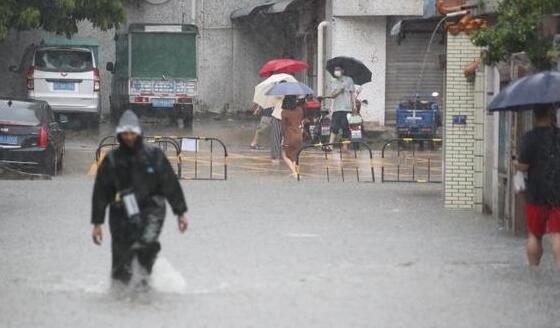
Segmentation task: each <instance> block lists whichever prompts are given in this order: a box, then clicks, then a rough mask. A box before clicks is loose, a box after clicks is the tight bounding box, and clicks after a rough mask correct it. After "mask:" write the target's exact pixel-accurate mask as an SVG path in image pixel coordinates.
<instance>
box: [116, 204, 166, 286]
mask: <svg viewBox="0 0 560 328" xmlns="http://www.w3.org/2000/svg"><path fill="white" fill-rule="evenodd" d="M164 218H165V208H163V209H159V208H158V209H150V210H148V211H143V212H142V213H141V217H140V222H139V224H132V223H131V222H129V220H128V218H126V216H121V217H118V218H114V217H111V222H110V227H111V238H112V241H111V251H112V269H111V277H112V278H113V279H114V280H118V281H120V282H123V283H128V282H129V281H130V279H131V278H132V275H133V261H134V259H135V258H136V260H137V261H138V265H139V269H140V270H142V271H143V272H142V273H143V274H146V275H149V274H151V273H152V268H153V266H154V263H155V261H156V258H157V254H158V253H159V251H160V250H161V245H160V243H159V241H158V238H159V235H160V233H161V229H162V227H163V221H164Z"/></svg>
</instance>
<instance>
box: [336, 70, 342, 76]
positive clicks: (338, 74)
mask: <svg viewBox="0 0 560 328" xmlns="http://www.w3.org/2000/svg"><path fill="white" fill-rule="evenodd" d="M334 76H336V77H341V76H342V72H341V71H334Z"/></svg>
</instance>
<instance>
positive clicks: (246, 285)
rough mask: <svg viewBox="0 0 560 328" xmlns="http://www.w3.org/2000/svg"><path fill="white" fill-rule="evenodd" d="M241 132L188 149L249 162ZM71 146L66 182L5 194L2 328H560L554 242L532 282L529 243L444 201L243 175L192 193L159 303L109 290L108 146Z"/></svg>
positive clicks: (162, 262) (1, 202)
mask: <svg viewBox="0 0 560 328" xmlns="http://www.w3.org/2000/svg"><path fill="white" fill-rule="evenodd" d="M241 124H242V125H243V127H241ZM241 124H240V123H239V122H235V121H228V120H221V121H212V122H210V123H200V124H198V126H195V132H193V133H192V134H197V135H198V134H201V135H205V136H211V135H218V134H222V135H219V137H220V138H223V139H225V140H226V141H227V144H228V145H229V146H230V149H231V152H232V154H233V157H235V155H237V156H238V157H240V156H241V155H242V154H245V152H246V143H247V142H248V139H249V138H250V134H251V130H252V128H253V127H254V123H252V122H246V121H244V122H243V123H241ZM224 127H227V129H224ZM236 127H237V128H238V129H235V128H236ZM109 131H110V128H108V127H103V128H102V132H101V134H103V133H104V132H106V133H109ZM148 131H149V130H148ZM179 132H181V131H177V130H175V129H154V131H153V133H158V134H166V135H172V134H178V133H179ZM149 133H152V131H150V132H149ZM68 138H69V141H68V145H67V146H68V147H67V158H66V163H65V171H64V173H63V174H62V175H61V176H59V177H56V178H54V179H52V180H49V181H0V186H1V188H0V208H1V212H0V250H1V255H2V256H1V258H2V260H1V262H0V295H1V298H0V326H1V327H47V328H50V327H96V328H97V327H528V326H530V327H547V328H549V327H559V326H560V312H558V308H559V306H560V273H559V272H557V271H556V270H555V269H554V267H553V265H552V257H551V254H550V249H549V244H548V241H547V242H546V251H545V257H544V259H543V265H542V267H541V268H539V269H536V270H535V269H530V268H529V267H527V266H526V264H525V254H524V252H525V250H524V240H523V239H520V238H514V237H511V236H510V235H509V234H508V233H507V232H504V231H501V230H500V229H498V228H497V224H496V222H495V221H494V220H493V219H492V218H490V217H486V216H483V215H479V214H474V213H471V212H466V211H465V212H463V211H447V210H444V209H443V203H442V196H441V185H438V184H430V185H428V184H381V183H379V181H378V182H377V183H357V182H355V181H347V182H346V183H342V182H341V181H333V182H331V183H327V182H326V179H324V177H317V178H312V177H311V176H308V177H307V179H302V181H301V182H297V181H296V180H295V179H293V178H290V177H288V176H287V174H283V173H282V172H283V170H284V169H283V168H281V167H278V168H277V167H274V166H269V170H270V172H272V173H273V174H270V175H268V174H265V173H266V172H262V173H261V174H253V173H246V172H245V169H244V168H243V165H241V164H239V163H237V164H236V163H235V160H233V159H232V161H233V163H231V166H232V168H233V169H232V171H231V172H230V176H229V179H228V181H183V182H182V185H183V188H184V190H185V192H186V194H187V198H188V202H189V205H190V209H191V210H190V212H189V215H190V221H191V225H190V230H189V232H188V233H187V234H186V235H180V234H179V233H178V231H177V227H176V223H175V218H174V217H172V215H171V214H168V217H167V222H166V226H165V228H164V231H163V234H162V238H161V242H162V246H163V249H162V252H161V253H160V257H159V259H158V262H157V263H156V266H155V268H154V274H153V276H152V280H151V286H152V288H151V289H150V290H148V291H144V290H140V291H139V290H130V289H121V288H114V287H112V286H111V284H110V281H109V279H108V275H109V265H110V247H109V245H110V236H109V235H108V232H107V231H106V230H105V233H106V235H105V238H104V244H103V245H102V246H101V247H97V246H94V245H93V243H92V242H91V238H90V230H91V226H90V224H89V215H90V199H91V188H92V184H93V176H90V175H88V174H87V173H88V171H89V169H90V166H91V165H92V162H93V156H94V155H93V153H94V151H95V148H96V143H97V141H98V140H99V136H97V135H94V134H78V133H69V136H68ZM248 154H249V153H248ZM257 154H260V153H257ZM260 156H266V153H264V155H260ZM263 163H264V161H263ZM267 165H270V164H267ZM263 167H265V165H264V164H263ZM317 171H321V172H322V171H323V168H322V167H321V170H317ZM244 172H245V173H244ZM376 174H379V173H376Z"/></svg>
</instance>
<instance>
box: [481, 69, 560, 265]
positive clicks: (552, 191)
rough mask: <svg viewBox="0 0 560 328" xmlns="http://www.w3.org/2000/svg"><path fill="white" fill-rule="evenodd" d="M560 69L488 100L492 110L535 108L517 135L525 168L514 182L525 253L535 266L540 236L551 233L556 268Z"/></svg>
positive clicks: (559, 250) (559, 259) (559, 255)
mask: <svg viewBox="0 0 560 328" xmlns="http://www.w3.org/2000/svg"><path fill="white" fill-rule="evenodd" d="M558 90H560V73H558V72H541V73H538V74H534V75H530V76H527V77H524V78H522V79H519V80H517V81H515V82H513V83H512V84H510V85H509V86H507V87H506V88H505V89H504V90H502V91H501V92H500V93H499V94H498V95H497V96H496V98H494V99H493V100H492V102H491V103H490V106H489V108H490V111H506V110H509V111H519V110H528V109H533V113H534V118H535V127H534V128H533V129H532V130H531V131H529V132H527V133H526V134H525V135H524V136H523V139H522V141H521V149H520V154H519V158H518V160H517V161H516V162H515V163H514V165H515V167H516V169H517V170H518V171H519V172H525V173H527V177H528V179H527V182H526V188H525V186H524V185H525V183H524V179H517V178H516V179H514V182H515V181H516V180H521V182H520V183H516V184H517V186H516V189H517V191H518V192H519V191H521V192H524V193H525V195H526V201H527V204H526V208H525V214H526V218H525V219H526V223H527V230H528V232H529V236H528V240H527V259H528V262H529V264H530V265H531V266H538V265H539V264H540V262H541V258H542V255H543V245H542V239H543V237H544V235H545V234H549V235H550V239H551V241H552V251H553V254H554V258H555V261H556V266H557V267H558V269H559V270H560V129H558V128H557V127H556V119H555V115H556V111H555V109H556V108H557V106H558V104H560V93H559V92H558Z"/></svg>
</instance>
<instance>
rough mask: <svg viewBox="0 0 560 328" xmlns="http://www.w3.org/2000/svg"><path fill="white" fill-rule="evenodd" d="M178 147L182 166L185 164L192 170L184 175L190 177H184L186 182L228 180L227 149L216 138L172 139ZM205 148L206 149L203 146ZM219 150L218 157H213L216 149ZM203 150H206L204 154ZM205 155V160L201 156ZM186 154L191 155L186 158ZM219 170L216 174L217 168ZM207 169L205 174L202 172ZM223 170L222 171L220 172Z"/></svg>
mask: <svg viewBox="0 0 560 328" xmlns="http://www.w3.org/2000/svg"><path fill="white" fill-rule="evenodd" d="M174 138H176V140H177V141H178V144H179V145H180V149H181V154H182V157H183V159H184V160H183V165H185V164H187V163H191V164H192V170H189V171H187V172H186V173H191V172H192V176H191V177H184V176H183V178H184V179H187V180H218V181H219V180H222V181H226V180H227V179H228V156H229V153H228V149H227V146H226V144H225V143H224V142H223V141H222V140H220V139H217V138H207V137H174ZM203 144H204V145H205V146H206V149H205V147H204V145H203ZM217 148H219V149H221V152H220V156H219V157H217V156H216V155H215V151H216V149H217ZM203 150H207V152H204V151H203ZM204 153H207V156H206V158H205V157H204V156H203V155H204ZM187 154H191V156H188V155H187ZM218 165H219V166H220V167H221V169H220V170H219V171H221V172H217V171H218V169H217V166H218ZM205 167H206V168H207V172H203V168H205ZM222 170H223V171H222ZM205 173H207V174H205Z"/></svg>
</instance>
